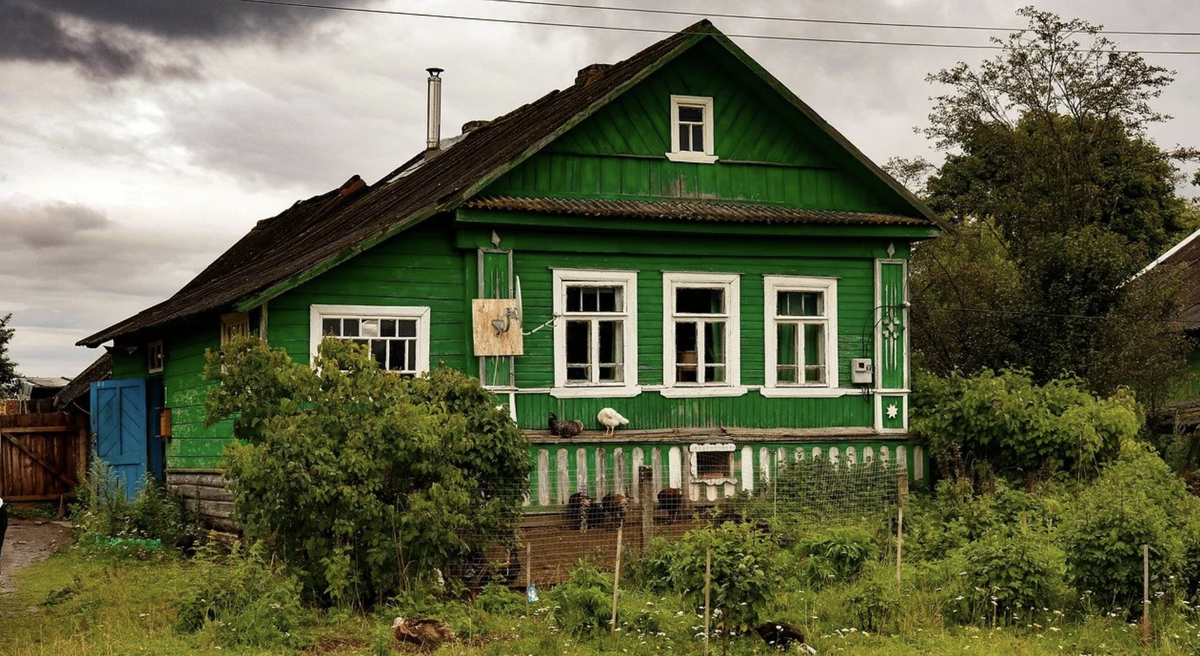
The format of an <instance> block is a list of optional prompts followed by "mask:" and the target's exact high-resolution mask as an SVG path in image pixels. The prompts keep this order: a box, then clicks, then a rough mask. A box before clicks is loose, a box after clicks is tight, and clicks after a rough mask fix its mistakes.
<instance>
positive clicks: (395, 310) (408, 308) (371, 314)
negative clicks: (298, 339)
mask: <svg viewBox="0 0 1200 656" xmlns="http://www.w3.org/2000/svg"><path fill="white" fill-rule="evenodd" d="M430 315H431V311H430V308H429V307H428V306H423V305H313V306H311V307H310V308H309V326H308V337H309V348H308V355H309V362H310V363H311V362H315V361H316V358H317V348H318V347H319V346H320V345H321V339H323V337H324V335H322V334H321V321H322V319H327V318H329V319H332V318H335V317H340V318H344V319H351V318H354V319H416V320H417V370H416V375H418V376H420V375H421V374H423V373H425V372H427V371H429V327H430V323H431V322H430Z"/></svg>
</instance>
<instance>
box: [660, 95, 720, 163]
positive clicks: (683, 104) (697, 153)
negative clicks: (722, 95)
mask: <svg viewBox="0 0 1200 656" xmlns="http://www.w3.org/2000/svg"><path fill="white" fill-rule="evenodd" d="M713 152H714V151H713V99H712V98H707V97H703V96H671V152H669V153H667V159H669V160H671V161H672V162H693V163H697V164H712V163H713V162H715V161H717V156H716V155H714V154H713Z"/></svg>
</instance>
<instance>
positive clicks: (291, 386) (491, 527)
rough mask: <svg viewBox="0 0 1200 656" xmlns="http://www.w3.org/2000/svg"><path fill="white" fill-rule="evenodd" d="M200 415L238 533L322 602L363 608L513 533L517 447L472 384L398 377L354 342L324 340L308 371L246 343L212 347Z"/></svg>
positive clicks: (524, 482)
mask: <svg viewBox="0 0 1200 656" xmlns="http://www.w3.org/2000/svg"><path fill="white" fill-rule="evenodd" d="M205 375H206V376H208V377H209V378H211V379H214V380H217V381H219V382H220V383H221V384H220V385H219V386H215V387H214V388H213V389H212V391H211V392H210V393H209V396H208V398H207V399H206V401H205V409H206V411H207V420H208V421H209V422H215V421H219V420H222V419H224V418H226V417H234V434H235V435H236V436H237V437H238V438H239V441H238V442H236V443H233V444H231V445H230V446H229V447H228V448H227V449H226V459H225V465H224V471H225V475H226V476H227V477H228V478H229V480H230V481H231V482H232V491H233V494H234V498H235V509H236V517H237V518H238V519H240V520H241V522H242V523H243V525H244V526H245V534H246V537H247V538H248V539H250V540H261V541H263V542H264V543H265V545H266V547H267V549H268V550H269V552H270V553H272V554H275V555H277V556H278V557H280V558H282V559H283V560H284V562H286V563H287V564H288V566H289V568H290V569H291V571H294V572H296V573H297V574H298V575H299V576H300V577H301V582H302V583H303V589H304V592H305V595H306V597H308V598H310V599H314V600H316V601H318V602H320V603H333V602H342V603H352V604H356V605H360V606H371V605H374V604H378V603H381V602H382V601H384V600H385V599H387V598H389V597H391V596H393V595H395V594H396V593H398V592H399V591H401V590H405V589H411V588H413V587H416V586H419V585H420V583H421V579H422V578H425V579H430V578H432V577H434V576H435V570H437V569H439V568H440V569H441V570H442V571H446V572H453V571H458V570H456V569H454V568H448V567H447V564H448V563H461V562H464V561H465V560H467V558H468V556H469V554H478V553H485V552H486V551H487V549H488V547H489V546H490V545H492V544H494V543H499V544H501V545H502V546H503V545H505V543H511V542H512V541H513V540H515V531H516V527H517V524H518V523H519V521H520V517H521V502H522V500H523V497H524V494H525V493H526V491H527V490H528V474H529V467H530V464H529V450H528V442H527V441H526V439H525V438H524V436H523V434H522V433H521V431H520V430H518V429H517V427H516V425H515V424H513V422H512V420H511V418H510V417H509V415H508V413H507V412H506V411H503V410H500V409H497V408H496V407H495V402H494V399H493V396H492V394H491V393H490V392H488V391H487V390H485V389H483V387H482V386H481V385H480V384H479V382H478V381H477V380H475V379H473V378H470V377H468V376H466V375H464V374H462V373H459V372H455V371H452V370H449V369H446V368H444V367H443V368H438V369H436V370H434V371H432V372H430V373H428V374H426V375H423V376H421V377H420V378H416V379H411V380H407V379H404V378H402V377H400V376H398V375H396V374H394V373H391V372H386V371H382V370H380V368H379V365H378V364H377V363H376V361H375V360H374V359H373V358H372V357H371V356H370V355H369V354H368V352H367V350H366V348H365V347H361V346H357V345H355V344H352V343H350V342H347V341H342V340H335V339H326V340H325V341H324V342H322V344H321V346H320V349H319V353H318V356H317V357H316V359H315V361H314V362H313V363H312V366H310V365H309V364H307V363H302V364H301V363H295V362H292V360H291V359H290V358H289V357H288V356H287V354H286V353H284V352H283V351H279V350H270V349H268V348H267V347H266V346H265V345H263V344H262V342H261V341H259V340H257V339H253V338H245V339H241V340H236V341H234V342H233V343H231V344H230V345H228V346H227V347H226V349H225V350H224V351H223V352H221V353H209V355H208V364H207V366H206V369H205Z"/></svg>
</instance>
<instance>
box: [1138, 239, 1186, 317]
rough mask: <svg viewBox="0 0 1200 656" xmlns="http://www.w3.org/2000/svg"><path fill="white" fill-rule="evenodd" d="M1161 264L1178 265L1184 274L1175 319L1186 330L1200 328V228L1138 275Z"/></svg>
mask: <svg viewBox="0 0 1200 656" xmlns="http://www.w3.org/2000/svg"><path fill="white" fill-rule="evenodd" d="M1159 266H1165V267H1177V268H1178V270H1179V272H1178V273H1179V275H1180V276H1182V279H1181V280H1180V281H1179V282H1180V285H1179V299H1178V300H1179V312H1178V313H1177V314H1176V315H1175V317H1174V318H1175V320H1177V321H1180V322H1182V324H1183V328H1184V329H1185V330H1195V329H1197V328H1200V230H1197V231H1195V232H1193V233H1192V234H1190V235H1188V236H1187V237H1184V238H1183V239H1182V240H1180V242H1179V243H1178V244H1175V245H1174V246H1172V247H1171V248H1170V250H1168V251H1167V252H1166V253H1163V254H1162V255H1161V256H1159V258H1158V259H1156V260H1154V261H1153V262H1151V263H1150V264H1148V265H1146V268H1144V269H1142V270H1141V271H1139V272H1138V274H1137V275H1138V276H1140V275H1142V274H1144V273H1146V272H1147V271H1149V270H1151V269H1153V268H1155V267H1159ZM1134 277H1135V278H1136V277H1137V276H1134Z"/></svg>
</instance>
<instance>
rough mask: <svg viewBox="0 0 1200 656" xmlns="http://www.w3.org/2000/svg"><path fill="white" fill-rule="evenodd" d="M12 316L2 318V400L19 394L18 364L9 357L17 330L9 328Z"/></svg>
mask: <svg viewBox="0 0 1200 656" xmlns="http://www.w3.org/2000/svg"><path fill="white" fill-rule="evenodd" d="M11 319H12V314H6V315H4V316H3V317H0V399H7V398H10V397H13V396H15V395H16V393H17V376H18V374H17V363H16V362H13V361H12V358H11V357H9V355H8V344H9V342H11V341H12V338H13V333H15V332H16V330H15V329H13V328H9V327H8V322H9V320H11Z"/></svg>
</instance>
